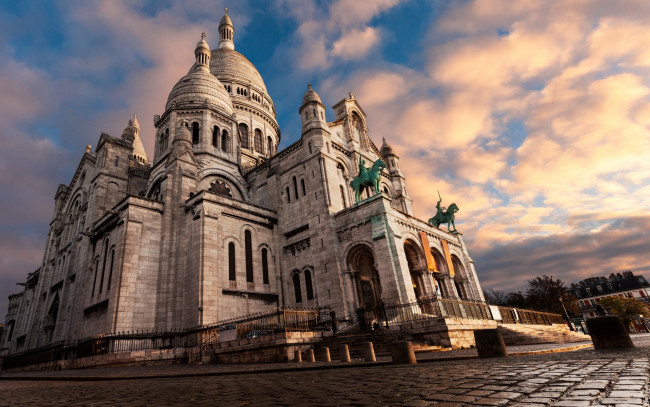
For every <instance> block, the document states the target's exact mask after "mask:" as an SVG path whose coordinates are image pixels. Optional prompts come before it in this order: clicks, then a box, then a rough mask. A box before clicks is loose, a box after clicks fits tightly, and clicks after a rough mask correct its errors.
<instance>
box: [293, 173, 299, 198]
mask: <svg viewBox="0 0 650 407" xmlns="http://www.w3.org/2000/svg"><path fill="white" fill-rule="evenodd" d="M293 197H294V198H295V199H296V201H297V200H298V181H296V177H293Z"/></svg>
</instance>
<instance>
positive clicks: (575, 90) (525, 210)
mask: <svg viewBox="0 0 650 407" xmlns="http://www.w3.org/2000/svg"><path fill="white" fill-rule="evenodd" d="M223 7H229V10H230V16H231V18H232V20H233V23H234V26H235V37H234V42H235V48H236V50H237V51H239V52H241V53H243V54H244V55H245V56H246V57H248V59H250V60H251V61H252V62H253V64H255V66H256V67H257V68H258V70H259V71H260V73H261V75H262V77H263V78H264V80H265V83H266V86H267V88H268V90H269V93H270V95H271V97H272V98H273V100H274V102H275V106H276V110H277V119H278V123H279V124H280V128H281V130H282V141H281V144H280V148H283V147H286V146H288V145H289V144H291V143H293V142H295V141H296V140H297V139H298V138H299V137H300V117H299V114H298V108H299V107H300V102H301V99H302V95H303V94H304V92H305V90H306V86H307V83H308V82H311V83H312V85H313V87H314V89H315V90H316V91H317V92H318V93H319V95H320V96H321V99H322V100H323V102H324V104H325V105H326V106H328V112H327V114H328V119H329V120H333V112H332V110H331V109H330V108H329V106H332V105H334V104H335V103H336V102H338V101H339V100H341V99H342V98H344V97H346V96H347V95H348V92H349V91H353V92H354V94H355V97H356V99H357V101H358V102H359V103H360V105H361V106H362V108H363V109H364V111H365V112H366V113H367V114H368V127H369V135H370V137H371V139H372V140H373V141H374V142H375V144H377V145H378V146H380V145H381V141H382V138H384V137H385V138H386V140H387V141H388V142H389V143H390V144H391V145H392V147H393V148H394V150H395V151H396V153H397V154H398V155H399V157H400V164H401V168H402V170H403V172H404V174H405V176H406V182H407V188H408V191H409V194H410V195H411V197H412V198H413V201H414V205H413V206H414V211H415V215H416V216H417V217H419V218H421V219H425V220H426V219H428V218H429V217H431V216H433V214H435V203H436V200H437V191H440V194H441V195H442V198H443V205H448V204H450V203H451V202H456V204H457V205H458V206H459V207H460V211H459V212H458V213H457V214H456V218H457V222H456V225H457V228H458V230H459V231H460V232H461V233H462V234H463V239H464V240H465V242H466V244H467V246H468V249H469V252H470V255H471V256H472V258H473V260H474V263H475V267H476V270H477V273H478V276H479V279H480V281H481V284H482V286H483V288H486V289H497V290H502V291H513V290H522V289H523V290H525V288H526V286H527V282H528V280H530V279H532V278H534V277H535V276H538V275H542V274H548V275H552V276H554V277H556V278H559V279H562V280H564V281H566V282H567V284H570V283H571V282H577V281H579V280H581V279H583V278H586V277H590V276H599V275H605V276H606V275H609V274H610V273H615V272H619V271H622V270H626V269H630V270H632V271H634V272H635V273H638V274H646V275H647V277H650V273H648V271H649V270H650V259H649V258H648V257H649V256H648V253H649V252H650V214H649V213H648V208H650V96H649V95H650V46H649V45H650V30H648V28H647V27H648V25H649V23H650V3H648V2H647V1H646V0H640V1H634V0H630V1H625V0H621V1H616V2H613V1H611V0H601V1H598V0H593V1H588V0H574V1H571V0H564V1H553V0H546V1H537V0H534V1H524V0H520V1H513V0H503V1H501V0H481V1H442V0H430V1H416V0H364V1H358V0H333V1H316V0H275V1H255V0H238V1H236V2H232V1H230V2H228V1H221V0H193V1H191V2H186V1H173V0H156V1H137V0H96V1H95V0H93V1H70V0H59V1H56V2H42V1H34V0H23V1H4V2H0V145H1V148H0V314H3V315H4V313H5V312H6V311H5V310H6V309H7V296H8V295H9V294H11V293H16V292H19V291H20V289H21V287H20V286H17V285H16V283H18V282H22V281H24V280H25V277H26V275H27V273H29V272H32V271H34V270H36V269H37V268H38V267H39V266H40V263H41V261H42V256H43V250H44V248H45V239H46V236H47V231H48V224H49V222H50V220H51V216H52V213H53V208H54V194H55V192H56V189H57V186H58V185H59V184H68V183H69V182H70V181H71V179H72V176H73V174H74V171H75V170H76V168H77V165H78V164H79V161H80V159H81V156H82V154H83V152H84V150H85V146H86V145H88V144H91V145H93V146H95V145H96V144H97V141H98V139H99V135H100V134H101V132H107V133H109V134H111V135H113V136H119V135H120V134H121V132H122V130H123V129H124V127H125V126H126V124H127V121H128V119H129V116H130V115H133V114H134V113H135V114H138V117H139V119H140V120H139V121H140V124H141V137H142V139H143V140H142V141H143V144H144V146H145V149H146V150H147V152H148V154H149V155H150V156H151V155H152V153H153V137H154V128H153V115H154V114H161V113H163V109H164V104H165V102H166V100H167V96H168V94H169V92H170V91H171V89H172V87H173V85H174V84H175V83H176V82H177V81H178V79H180V78H181V77H182V76H183V75H185V74H186V73H187V71H188V69H189V68H190V66H191V65H192V63H193V61H194V47H195V44H196V42H197V41H198V40H199V39H200V36H201V32H205V33H206V35H207V41H208V43H209V44H210V45H211V47H212V48H216V46H217V44H218V25H219V20H220V19H221V17H222V15H223ZM2 319H4V318H0V320H2Z"/></svg>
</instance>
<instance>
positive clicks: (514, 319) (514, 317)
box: [498, 305, 564, 325]
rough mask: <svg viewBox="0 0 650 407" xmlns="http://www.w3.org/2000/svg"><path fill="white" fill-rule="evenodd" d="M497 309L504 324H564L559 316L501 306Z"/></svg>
mask: <svg viewBox="0 0 650 407" xmlns="http://www.w3.org/2000/svg"><path fill="white" fill-rule="evenodd" d="M498 308H499V313H500V314H501V321H502V322H503V323H504V324H528V325H552V324H563V323H564V318H562V315H560V314H553V313H550V312H541V311H532V310H528V309H521V308H513V307H504V306H501V305H499V306H498Z"/></svg>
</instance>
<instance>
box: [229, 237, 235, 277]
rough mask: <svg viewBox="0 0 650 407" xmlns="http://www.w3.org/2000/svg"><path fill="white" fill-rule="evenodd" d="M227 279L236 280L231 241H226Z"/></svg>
mask: <svg viewBox="0 0 650 407" xmlns="http://www.w3.org/2000/svg"><path fill="white" fill-rule="evenodd" d="M228 280H230V281H235V280H237V275H236V271H235V244H234V243H232V242H230V243H228Z"/></svg>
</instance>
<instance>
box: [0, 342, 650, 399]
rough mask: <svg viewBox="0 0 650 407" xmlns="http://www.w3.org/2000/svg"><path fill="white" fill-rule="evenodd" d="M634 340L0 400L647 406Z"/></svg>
mask: <svg viewBox="0 0 650 407" xmlns="http://www.w3.org/2000/svg"><path fill="white" fill-rule="evenodd" d="M634 341H635V344H636V345H637V348H635V349H630V350H616V351H594V350H593V349H583V350H579V351H574V352H567V353H552V354H540V355H529V356H516V357H507V358H496V359H459V360H444V361H441V360H439V361H434V362H432V363H419V364H417V365H408V366H405V365H400V366H394V365H388V366H377V365H370V366H368V365H366V366H354V367H351V368H346V369H319V370H303V371H276V372H267V373H260V372H258V373H253V374H250V373H249V374H240V373H237V372H232V373H233V374H229V375H225V376H212V375H203V376H197V377H169V378H156V379H152V378H147V379H134V380H112V379H111V378H110V377H108V378H107V379H106V380H101V381H72V380H61V381H35V380H21V381H8V380H0V406H18V405H26V406H31V405H34V406H151V405H156V406H159V405H160V406H166V405H197V406H248V405H251V406H311V405H318V406H374V405H378V406H429V405H435V406H462V405H481V406H529V407H530V406H546V405H554V406H572V407H579V406H628V405H630V406H648V405H649V404H648V390H649V380H648V373H649V368H650V336H649V335H639V336H635V337H634ZM284 366H288V364H284ZM107 371H108V370H107Z"/></svg>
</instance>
